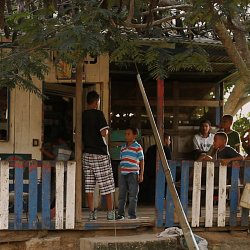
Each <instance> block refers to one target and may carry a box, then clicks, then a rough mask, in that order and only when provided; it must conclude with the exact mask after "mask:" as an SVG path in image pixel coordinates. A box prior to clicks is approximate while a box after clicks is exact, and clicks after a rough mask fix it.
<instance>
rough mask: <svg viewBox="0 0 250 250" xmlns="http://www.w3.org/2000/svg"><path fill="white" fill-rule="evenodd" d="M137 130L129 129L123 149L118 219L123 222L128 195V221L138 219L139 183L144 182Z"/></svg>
mask: <svg viewBox="0 0 250 250" xmlns="http://www.w3.org/2000/svg"><path fill="white" fill-rule="evenodd" d="M137 135H138V132H137V129H136V128H127V129H126V132H125V138H126V144H125V145H124V146H123V147H122V148H121V154H120V157H121V162H120V170H121V174H120V182H119V205H118V214H117V217H116V219H117V220H123V219H124V216H125V206H126V200H127V193H128V199H129V207H128V219H136V208H137V200H138V193H139V183H141V182H142V181H143V174H144V155H143V150H142V147H141V145H140V144H139V143H138V142H137V141H136V137H137Z"/></svg>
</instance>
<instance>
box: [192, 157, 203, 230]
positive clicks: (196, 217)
mask: <svg viewBox="0 0 250 250" xmlns="http://www.w3.org/2000/svg"><path fill="white" fill-rule="evenodd" d="M201 173H202V162H194V177H193V199H192V227H199V224H200V203H201Z"/></svg>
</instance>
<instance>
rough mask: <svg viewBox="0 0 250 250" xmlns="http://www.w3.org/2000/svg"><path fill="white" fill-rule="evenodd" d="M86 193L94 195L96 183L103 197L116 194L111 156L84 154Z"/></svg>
mask: <svg viewBox="0 0 250 250" xmlns="http://www.w3.org/2000/svg"><path fill="white" fill-rule="evenodd" d="M83 171H84V177H85V192H86V193H93V192H94V189H95V185H96V183H98V185H99V189H100V193H101V195H106V194H110V193H113V192H115V184H114V177H113V171H112V166H111V162H110V156H109V155H97V154H89V153H84V154H83Z"/></svg>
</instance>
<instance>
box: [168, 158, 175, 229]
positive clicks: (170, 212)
mask: <svg viewBox="0 0 250 250" xmlns="http://www.w3.org/2000/svg"><path fill="white" fill-rule="evenodd" d="M169 167H170V170H171V174H172V177H173V181H174V182H175V176H176V161H171V162H169ZM173 225H174V201H173V198H172V195H171V193H170V190H169V188H167V195H166V227H172V226H173Z"/></svg>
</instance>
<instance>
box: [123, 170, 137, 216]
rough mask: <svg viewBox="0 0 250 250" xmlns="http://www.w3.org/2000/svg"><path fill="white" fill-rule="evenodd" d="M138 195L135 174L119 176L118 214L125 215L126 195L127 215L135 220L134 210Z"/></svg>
mask: <svg viewBox="0 0 250 250" xmlns="http://www.w3.org/2000/svg"><path fill="white" fill-rule="evenodd" d="M138 193H139V183H138V175H137V174H132V173H131V174H126V175H122V174H121V175H120V183H119V205H118V214H119V215H122V216H124V215H125V206H126V201H127V194H128V199H129V207H128V215H129V217H130V218H132V219H135V218H136V208H137V200H138Z"/></svg>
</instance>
